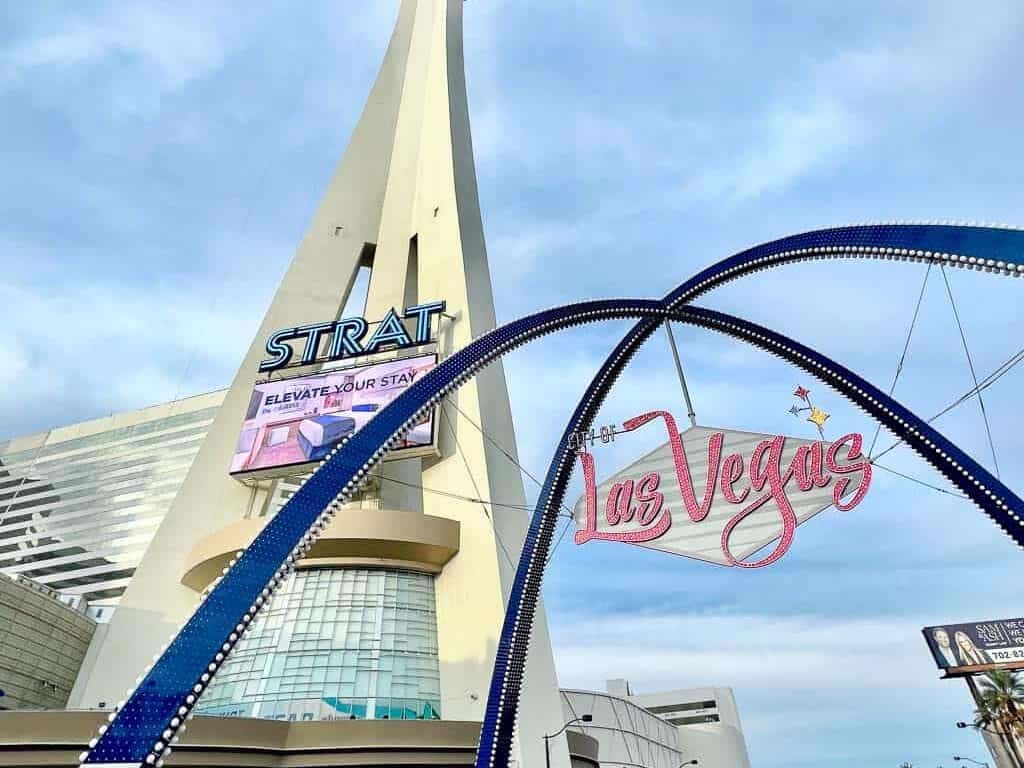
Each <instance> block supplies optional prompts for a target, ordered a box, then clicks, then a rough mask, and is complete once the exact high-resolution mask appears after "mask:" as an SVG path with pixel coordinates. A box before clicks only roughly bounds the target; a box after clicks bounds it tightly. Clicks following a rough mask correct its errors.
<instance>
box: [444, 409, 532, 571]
mask: <svg viewBox="0 0 1024 768" xmlns="http://www.w3.org/2000/svg"><path fill="white" fill-rule="evenodd" d="M445 400H447V398H445ZM440 410H441V415H442V416H444V421H445V423H446V424H447V425H448V431H449V432H450V433H451V436H452V440H454V441H455V448H456V450H457V451H458V452H459V456H461V457H462V463H463V464H464V465H465V466H466V474H467V475H469V482H471V483H472V484H473V490H474V491H475V492H476V495H477V496H480V486H479V485H477V482H476V476H475V475H474V474H473V468H472V467H471V466H470V465H469V459H467V458H466V454H465V453H463V451H462V444H461V443H460V442H459V436H458V435H457V434H456V433H455V425H454V424H452V419H451V416H449V415H448V413H447V412H446V411H445V409H444V406H443V404H442V407H441V409H440ZM477 501H478V502H479V504H480V507H481V508H482V509H483V511H484V514H485V515H486V516H487V519H488V520H490V521H491V530H493V531H494V538H495V539H497V541H498V546H499V547H501V551H502V552H503V553H504V554H505V559H506V560H508V564H509V565H510V566H511V567H512V568H515V567H516V563H515V560H514V559H513V558H512V555H511V554H510V553H509V551H508V547H506V546H505V542H504V541H503V540H502V538H501V534H500V533H499V532H498V525H497V523H495V521H494V516H493V515H492V514H491V511H490V510H489V509H488V508H487V504H485V503H484V501H483V499H482V498H479V499H477Z"/></svg>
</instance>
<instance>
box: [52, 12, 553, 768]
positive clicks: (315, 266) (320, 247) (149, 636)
mask: <svg viewBox="0 0 1024 768" xmlns="http://www.w3.org/2000/svg"><path fill="white" fill-rule="evenodd" d="M462 14H463V3H462V0H402V2H401V5H400V8H399V13H398V19H397V22H396V25H395V29H394V32H393V34H392V36H391V40H390V43H389V45H388V49H387V53H386V54H385V57H384V61H383V63H382V65H381V68H380V72H379V73H378V75H377V79H376V81H375V83H374V85H373V87H372V90H371V91H370V94H369V97H368V99H367V101H366V105H365V108H364V110H363V113H362V116H361V117H360V119H359V121H358V123H357V124H356V127H355V129H354V131H353V133H352V137H351V140H350V143H349V146H348V149H347V150H346V151H345V153H344V155H343V157H342V159H341V162H340V163H339V165H338V166H337V168H336V170H335V173H334V175H333V177H332V178H331V180H330V183H329V184H328V186H327V189H326V191H325V193H324V195H323V199H322V201H321V203H320V206H319V208H318V210H317V211H316V213H315V215H314V216H313V219H312V222H311V223H310V225H309V228H308V230H307V231H306V234H305V236H304V237H303V239H302V242H301V243H300V245H299V247H298V249H297V251H296V253H295V256H294V258H293V260H292V262H291V265H290V267H289V268H288V270H287V272H286V274H285V276H284V278H283V280H282V282H281V285H280V286H279V288H278V290H277V292H276V294H275V295H274V298H273V300H272V302H271V304H270V307H269V308H268V310H267V313H266V315H265V317H264V319H263V322H262V323H261V325H260V329H259V331H258V333H257V335H256V337H255V338H254V339H253V341H252V344H251V345H250V347H249V349H248V351H247V352H246V354H245V357H244V359H243V360H242V363H241V365H240V367H239V369H238V373H237V374H236V376H235V378H234V380H233V382H232V384H231V386H230V389H229V390H228V392H227V394H226V396H225V398H224V404H223V406H222V407H221V408H220V410H219V412H218V413H217V415H216V418H215V421H214V423H213V424H212V425H211V426H210V429H209V431H208V433H207V437H206V439H205V441H204V442H203V445H202V447H201V448H200V450H199V453H198V455H197V458H196V460H195V462H194V464H193V466H192V469H191V470H190V472H189V474H188V477H187V478H186V480H185V481H184V483H183V484H182V486H181V488H180V490H179V492H178V494H177V496H176V497H175V499H174V502H173V504H172V505H171V508H170V510H169V512H168V514H167V516H166V518H165V520H164V522H163V523H162V525H161V526H160V528H159V530H158V531H157V533H156V535H155V536H154V539H153V541H152V543H151V545H150V547H149V549H148V551H147V553H146V556H145V557H144V558H143V561H142V563H141V564H140V566H139V568H138V569H137V571H136V573H135V576H134V578H133V580H132V582H131V584H130V585H129V586H128V588H127V590H126V592H125V594H124V596H123V598H122V600H121V604H120V606H119V607H118V609H117V611H116V613H115V615H114V618H113V620H112V621H111V623H110V625H109V628H108V630H107V633H106V638H105V640H104V641H103V642H102V644H101V645H100V646H99V648H98V650H97V652H96V654H95V662H94V663H93V664H92V665H91V667H90V668H88V669H85V670H83V673H82V676H81V677H80V679H79V682H78V684H77V685H76V689H75V691H74V692H73V694H72V703H73V704H77V705H80V706H95V704H96V702H98V701H116V700H118V699H119V698H120V693H121V692H122V691H123V690H124V689H126V688H127V687H129V685H130V684H131V681H132V679H133V678H134V677H135V676H136V675H137V674H138V673H139V672H140V671H141V670H142V669H143V668H144V667H145V666H146V663H147V662H148V660H149V659H150V657H151V656H152V655H153V654H154V653H155V652H157V650H158V649H159V647H160V645H161V644H162V643H163V642H165V640H166V638H167V636H168V634H170V633H172V632H173V631H174V630H175V628H176V627H177V626H178V625H179V624H180V623H181V622H182V621H183V620H184V619H185V618H186V617H187V616H188V615H189V614H190V612H191V610H192V608H193V606H194V605H195V601H196V598H197V595H196V593H195V591H193V589H192V588H190V586H186V583H188V584H191V585H192V586H195V583H194V582H195V578H196V577H195V574H196V573H197V570H196V566H195V563H196V562H197V559H196V558H201V556H202V552H207V551H209V550H210V549H211V548H213V549H216V547H217V546H218V545H219V544H218V543H219V542H227V541H234V540H235V539H237V537H238V536H241V535H242V534H241V533H240V532H241V531H247V532H248V533H247V534H246V535H248V536H249V537H250V540H251V536H253V535H255V533H256V532H257V531H258V530H259V527H260V522H261V518H260V515H261V514H263V513H264V512H265V511H266V510H267V509H269V508H270V507H271V504H270V502H271V500H272V499H273V498H275V494H277V493H278V491H279V489H278V488H277V483H279V482H281V481H277V480H273V481H258V482H257V483H256V484H255V485H243V484H241V483H240V482H239V481H238V480H237V479H235V478H233V477H232V476H231V475H229V473H228V467H229V464H230V463H231V459H232V456H233V455H234V453H235V452H236V450H237V445H238V441H239V428H240V425H241V424H242V422H243V421H244V420H245V419H246V413H247V410H248V409H250V408H251V401H252V397H253V386H254V383H255V380H256V377H257V372H258V369H259V362H260V360H261V359H263V358H265V357H266V349H265V345H266V343H267V339H268V338H269V337H270V336H271V334H273V333H274V332H275V331H278V330H279V329H283V328H297V327H300V326H305V325H311V324H314V323H321V322H324V321H331V320H335V319H337V318H338V317H339V315H340V313H341V312H342V310H343V308H344V307H345V305H346V302H347V300H348V298H349V295H350V293H351V292H352V289H353V284H354V282H355V278H356V274H357V272H358V270H359V269H360V267H363V266H369V267H370V280H369V288H368V293H367V302H366V315H367V318H368V319H370V320H371V321H372V320H375V319H379V318H381V317H383V316H384V315H385V313H386V312H387V311H388V310H389V309H390V308H392V307H396V308H398V309H399V310H401V308H403V307H406V306H410V305H412V304H416V303H420V302H425V301H431V300H435V299H438V300H444V301H445V302H446V303H447V308H448V309H447V312H448V313H449V315H450V316H451V317H452V318H453V319H452V320H451V321H450V322H446V325H445V327H444V333H443V334H442V337H441V339H440V347H439V352H440V353H441V354H442V356H443V355H444V354H448V353H451V352H452V351H454V350H456V349H459V348H461V347H462V346H465V345H466V344H467V343H468V342H469V341H470V340H472V339H473V338H474V337H476V336H478V335H480V334H481V333H483V332H485V331H487V330H490V329H491V328H493V327H494V325H495V313H494V301H493V296H492V289H491V279H490V273H489V269H488V265H487V253H486V247H485V243H484V233H483V225H482V221H481V215H480V207H479V200H478V191H477V183H476V172H475V168H474V161H473V149H472V139H471V135H470V124H469V110H468V104H467V97H466V81H465V72H464V62H463V40H462V29H463V18H462ZM456 404H457V408H456V407H452V405H451V404H448V403H443V404H442V405H441V406H440V408H439V412H438V413H437V416H436V418H435V421H436V424H437V426H436V429H437V431H438V434H439V441H438V448H439V453H438V455H437V456H436V457H429V458H426V459H405V460H399V461H391V462H388V464H387V468H386V470H385V471H384V474H385V478H384V480H383V482H382V485H381V491H380V507H381V508H380V509H376V510H358V511H356V510H353V513H352V514H353V516H352V517H348V518H346V517H344V516H339V519H338V521H337V522H335V523H333V524H332V528H331V529H328V531H327V532H325V534H324V536H325V537H327V538H330V537H331V536H332V535H333V536H335V538H336V539H337V540H338V541H343V540H348V539H347V538H346V537H348V538H351V536H352V535H353V534H352V533H351V531H346V529H345V526H346V525H355V522H354V521H355V520H356V519H357V518H356V516H361V517H360V519H361V520H362V519H363V518H366V517H367V516H371V515H372V516H375V517H373V518H372V519H373V521H375V524H376V522H381V521H385V522H386V521H387V520H390V519H393V520H394V521H398V520H402V521H407V520H408V518H405V517H402V515H408V514H409V513H416V514H421V515H424V516H426V518H428V519H435V518H443V519H445V520H447V521H453V522H452V523H449V524H450V525H452V524H454V523H457V531H458V546H457V554H455V555H454V556H453V557H452V558H451V559H450V560H449V561H448V562H447V563H445V564H443V566H437V565H436V564H435V565H434V566H431V567H432V568H433V571H432V573H433V574H434V575H433V583H434V593H435V595H436V616H437V619H436V621H437V625H436V637H437V657H436V658H437V669H438V670H439V683H440V702H441V707H440V709H441V717H442V718H443V719H445V720H481V719H482V717H483V705H484V701H485V700H486V698H487V689H488V684H489V681H490V672H491V667H492V663H493V658H494V653H495V647H496V644H497V639H498V634H499V631H500V627H501V622H502V617H503V612H504V604H505V601H506V600H507V595H508V590H509V589H510V587H511V583H512V578H513V575H514V562H515V560H516V558H517V557H518V552H519V550H520V548H521V546H522V541H523V537H524V534H525V530H526V524H527V520H526V515H525V514H524V513H522V512H520V511H517V510H516V509H514V507H519V508H520V509H521V508H523V507H524V506H525V494H524V491H523V487H522V478H521V476H520V473H519V469H518V467H517V466H515V465H514V464H513V463H512V462H510V461H509V460H508V457H507V456H505V455H503V452H502V451H501V450H499V449H498V448H496V447H495V446H494V444H493V443H492V442H491V441H489V440H488V439H487V438H486V437H485V434H484V433H486V434H487V435H488V436H490V437H491V439H492V440H494V441H496V442H497V443H499V444H500V445H502V446H503V448H504V449H505V450H506V451H508V452H509V453H511V455H513V456H515V435H514V429H513V424H512V417H511V411H510V408H509V401H508V392H507V387H506V383H505V376H504V371H503V369H502V367H501V365H500V363H495V364H494V365H492V366H491V367H490V368H489V369H488V370H486V371H485V372H484V373H483V374H481V375H479V376H478V377H477V378H476V379H475V380H473V381H471V382H469V383H468V384H466V385H465V386H464V387H463V388H462V389H461V390H460V391H459V393H458V396H457V403H456ZM470 420H472V421H470ZM476 425H479V427H480V429H478V428H477V426H476ZM395 480H398V481H399V482H393V481H395ZM424 487H425V488H431V489H441V490H444V491H445V492H446V493H447V494H449V495H444V496H442V495H437V494H429V493H427V494H425V493H423V492H422V491H421V489H422V488H424ZM458 497H463V498H466V499H470V498H474V499H481V498H486V499H500V500H502V502H503V504H507V505H511V506H507V507H505V506H503V507H501V508H492V507H490V506H488V505H486V504H483V503H480V502H476V501H463V500H460V499H459V498H458ZM389 516H391V517H389ZM346 520H348V521H350V522H349V523H346ZM360 524H362V522H361V523H360ZM381 524H382V525H383V524H384V523H383V522H381ZM401 525H405V523H402V524H401ZM401 525H399V524H398V523H397V522H396V523H395V524H394V525H392V526H391V527H392V529H395V530H397V528H400V527H401ZM384 527H385V528H386V527H387V526H384ZM332 531H334V533H332ZM399 533H401V532H400V531H398V532H395V533H394V535H395V536H398V537H399V538H401V536H399ZM377 535H378V536H383V535H384V534H377ZM232 537H235V539H233V538H232ZM247 543H248V542H247V541H242V542H241V543H240V546H245V545H246V544H247ZM339 546H340V545H339ZM197 552H199V553H200V554H197ZM378 559H379V560H380V562H379V563H378V565H379V567H385V566H386V563H385V561H384V560H383V559H380V558H378ZM366 560H367V558H365V557H363V558H361V562H362V563H363V565H364V566H365V562H366ZM348 562H354V561H353V559H352V558H349V559H348V560H345V558H341V560H339V559H338V558H334V559H333V560H332V565H331V567H338V566H339V564H340V566H341V567H346V563H348ZM388 562H391V561H388ZM403 562H404V561H403ZM393 565H394V564H393V563H392V566H393ZM316 566H317V563H316V562H315V561H311V562H308V563H307V564H306V567H307V568H314V567H316ZM325 567H326V566H325ZM375 567H377V566H375ZM388 567H391V566H388ZM401 567H409V566H408V564H406V565H405V566H401ZM189 568H191V570H189V571H188V572H189V574H190V576H189V578H186V577H185V572H186V571H187V570H188V569H189ZM533 637H534V641H533V642H534V646H535V650H534V652H533V653H532V654H531V661H530V669H529V677H528V679H527V685H526V691H525V701H524V705H523V709H524V711H525V712H528V713H529V716H528V717H526V718H524V720H523V721H522V722H521V723H520V725H519V744H520V753H521V760H522V764H523V765H526V766H534V765H540V764H542V761H543V759H544V756H543V754H542V753H543V739H542V736H543V734H544V733H546V732H548V731H549V730H553V729H556V728H557V726H558V724H559V723H560V722H561V702H560V698H559V694H558V689H557V683H556V680H555V672H554V664H553V660H552V654H551V649H550V642H549V640H548V633H547V627H546V624H545V622H544V621H543V618H541V620H540V621H539V622H538V623H537V625H536V627H535V630H534V635H533ZM552 756H553V759H554V762H553V764H554V765H556V766H562V765H566V766H567V765H568V757H567V753H566V751H565V747H564V742H562V744H561V745H559V744H554V743H553V744H552Z"/></svg>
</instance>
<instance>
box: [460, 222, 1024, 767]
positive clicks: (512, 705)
mask: <svg viewBox="0 0 1024 768" xmlns="http://www.w3.org/2000/svg"><path fill="white" fill-rule="evenodd" d="M1022 253H1024V232H1021V230H1019V229H1015V228H1005V227H984V226H981V227H978V226H975V225H973V224H969V225H962V224H949V223H914V224H900V223H895V222H893V223H883V224H868V225H860V226H848V227H839V228H833V229H825V230H817V231H813V232H805V233H802V234H797V235H792V236H789V237H784V238H781V239H779V240H774V241H772V242H769V243H765V244H762V245H758V246H755V247H753V248H750V249H747V250H745V251H741V252H739V253H737V254H736V255H734V256H731V257H729V258H727V259H725V260H723V261H720V262H718V263H716V264H714V265H712V266H710V267H708V268H706V269H704V270H702V271H701V272H699V273H698V274H697V275H695V276H694V277H692V278H690V279H689V280H687V281H686V282H685V283H683V284H682V285H681V286H679V287H678V288H677V289H675V290H674V291H673V292H672V293H670V294H669V295H668V296H666V297H665V299H664V301H665V303H666V305H667V306H669V307H672V308H678V307H680V306H682V305H683V304H684V303H687V302H689V301H692V300H693V299H696V298H698V297H700V296H701V295H703V294H705V293H707V292H708V291H710V290H713V289H714V288H716V287H718V286H720V285H722V284H723V283H726V282H729V281H731V280H735V279H739V278H741V277H745V276H747V275H750V274H752V273H754V272H758V271H761V270H764V269H770V268H774V267H776V266H781V265H784V264H788V263H792V262H797V261H811V260H817V259H834V258H869V259H872V258H873V259H884V260H889V261H892V260H897V261H919V262H926V263H931V264H939V265H943V266H951V267H958V268H966V269H974V270H981V271H985V272H994V273H998V274H1002V275H1007V276H1013V277H1022V276H1024V263H1022V258H1021V254H1022ZM659 324H660V323H659V321H658V320H657V319H654V318H651V319H644V320H641V321H640V322H639V323H637V324H636V325H635V326H634V327H633V328H632V329H631V330H630V331H629V333H627V334H626V336H625V337H624V338H623V339H622V341H620V342H619V344H618V345H617V346H616V348H615V350H614V351H613V352H612V353H611V354H610V355H609V356H608V358H607V359H606V360H605V362H604V363H603V364H602V366H601V368H600V370H599V371H598V372H597V374H595V376H594V378H593V380H592V381H591V382H590V385H589V386H588V387H587V390H586V392H585V393H584V395H583V397H582V398H580V402H579V404H578V405H577V407H576V410H575V412H574V413H573V415H572V417H571V418H570V419H569V423H568V424H567V425H566V428H565V431H564V432H563V434H562V439H561V441H560V442H559V444H558V447H557V448H556V452H555V456H554V458H553V459H552V461H551V463H550V465H549V469H548V474H547V477H546V478H545V482H544V485H543V486H542V489H541V494H540V496H539V497H538V500H537V505H536V508H535V512H534V516H533V525H531V529H530V534H529V535H528V536H527V541H526V545H525V546H524V549H523V552H522V555H521V558H520V569H519V571H517V576H516V585H519V582H520V575H521V572H523V571H524V569H526V564H528V563H530V562H533V563H539V564H541V566H540V567H541V576H543V571H542V569H543V567H544V564H546V562H547V553H548V547H550V542H551V537H552V536H553V535H554V530H555V527H556V525H557V521H558V510H559V508H560V507H561V505H562V502H563V500H564V495H565V488H566V486H567V484H568V481H569V478H570V477H571V474H572V470H573V466H574V462H573V456H572V451H571V450H570V448H569V446H570V441H569V437H570V436H571V435H572V434H574V433H578V432H580V431H585V430H587V429H589V427H590V426H591V423H592V421H593V419H594V417H595V415H596V414H597V411H598V409H599V408H600V407H601V404H602V403H603V402H604V399H605V396H606V395H607V393H608V392H609V391H610V389H611V387H612V385H613V384H614V382H615V381H616V380H617V379H618V377H619V376H620V375H621V373H622V371H623V370H624V369H625V367H626V365H627V364H628V363H629V361H630V360H631V359H632V358H633V356H634V355H635V354H636V352H637V351H638V350H639V349H640V347H641V346H642V345H643V344H644V342H645V341H646V340H647V339H648V338H649V337H650V336H651V334H652V333H654V331H655V330H656V329H657V327H658V325H659ZM812 373H813V371H812ZM843 394H847V393H845V392H843ZM1001 527H1002V526H1001ZM535 528H536V533H535V530H534V529H535ZM1004 530H1005V528H1004ZM1016 540H1017V542H1018V544H1020V539H1019V538H1018V539H1016ZM527 570H528V569H527ZM528 575H529V574H528V573H525V572H524V573H522V582H523V583H522V585H521V589H520V590H519V591H517V590H516V588H515V586H514V587H513V593H512V594H513V595H514V596H516V595H518V596H519V597H518V599H519V600H520V601H521V602H520V604H519V605H513V603H512V602H511V600H510V603H509V606H508V610H507V612H506V618H505V626H504V627H503V640H507V642H504V643H502V644H501V645H499V649H498V654H497V657H496V659H495V667H494V672H493V675H492V679H491V688H490V693H489V699H488V708H487V717H486V718H485V721H484V726H483V732H482V734H481V739H480V749H479V750H478V752H477V761H476V765H477V768H487V767H488V766H496V765H500V766H504V765H506V764H507V763H508V756H509V752H510V750H511V746H512V732H513V730H514V727H515V720H516V716H517V714H518V706H519V691H520V688H521V685H522V674H523V670H524V669H525V656H526V652H527V650H528V640H529V631H530V630H531V629H532V614H533V611H534V609H535V600H536V598H535V597H531V598H529V599H528V600H527V598H525V597H523V595H524V594H526V593H529V592H531V591H532V589H531V588H529V587H528V585H527V579H528ZM537 589H538V591H539V582H538V587H537ZM511 616H518V617H520V619H524V620H521V621H519V626H523V627H525V628H526V635H525V638H524V637H523V636H516V633H515V632H514V627H515V622H514V621H510V618H509V617H511ZM513 658H515V659H517V661H516V663H515V664H512V663H511V660H512V659H513ZM502 692H504V697H503V699H502V698H500V697H501V694H502ZM496 701H503V704H502V706H500V707H498V706H494V703H495V702H496ZM492 713H493V714H492Z"/></svg>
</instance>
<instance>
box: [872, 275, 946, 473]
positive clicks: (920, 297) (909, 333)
mask: <svg viewBox="0 0 1024 768" xmlns="http://www.w3.org/2000/svg"><path fill="white" fill-rule="evenodd" d="M931 273H932V262H928V269H926V270H925V273H924V281H923V282H922V283H921V292H920V293H919V294H918V295H917V306H916V307H914V317H913V318H912V319H911V321H910V330H908V331H907V340H906V341H905V342H903V353H902V354H901V355H900V360H899V362H898V363H897V364H896V374H895V375H894V376H893V377H892V384H891V385H890V386H889V397H892V394H893V392H895V391H896V382H897V381H899V380H900V374H901V373H903V364H904V363H905V362H906V361H907V351H908V350H909V349H910V339H911V338H912V337H913V335H914V328H915V327H916V326H917V316H918V315H919V314H920V313H921V302H923V301H924V291H925V289H926V288H927V287H928V277H929V276H930V275H931ZM881 432H882V425H881V424H876V425H875V436H874V437H872V438H871V447H870V448H868V456H870V455H871V454H872V453H874V452H875V444H876V443H877V442H878V435H879V434H881Z"/></svg>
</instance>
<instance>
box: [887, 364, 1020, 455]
mask: <svg viewBox="0 0 1024 768" xmlns="http://www.w3.org/2000/svg"><path fill="white" fill-rule="evenodd" d="M1022 361H1024V349H1021V350H1019V351H1018V352H1016V353H1014V354H1013V355H1010V357H1009V358H1008V359H1007V360H1005V361H1003V363H1002V364H1001V365H1000V366H999V367H997V368H996V369H995V370H994V371H992V373H990V374H989V375H988V376H986V377H985V378H984V379H982V381H981V383H980V384H979V385H978V386H976V387H973V388H972V389H969V390H968V391H967V392H965V393H964V394H962V395H961V396H960V397H958V398H957V399H956V400H954V401H953V402H952V403H950V404H949V405H947V406H946V407H945V408H943V409H942V410H941V411H939V412H938V413H936V414H935V415H934V416H932V417H931V418H930V419H927V422H928V423H929V424H931V423H932V422H933V421H935V420H936V419H938V418H939V417H940V416H945V415H946V414H947V413H949V412H950V411H952V410H953V409H954V408H956V407H957V406H958V405H962V404H963V403H965V402H967V401H968V400H970V399H971V398H972V397H974V395H976V394H978V393H980V392H981V391H982V390H985V389H988V388H989V387H991V386H992V385H993V384H995V383H996V382H997V381H999V379H1001V378H1002V377H1003V376H1005V375H1006V374H1007V373H1009V372H1010V371H1011V370H1012V369H1013V368H1014V367H1015V366H1016V365H1018V364H1019V363H1020V362H1022ZM901 445H903V441H902V440H897V441H896V442H895V443H893V444H892V445H890V446H889V447H888V448H886V449H885V450H884V451H882V452H881V453H879V454H878V455H877V456H875V457H874V459H872V460H873V461H874V460H877V459H880V458H882V457H883V456H885V455H886V454H887V453H889V452H890V451H894V450H896V449H897V448H899V447H900V446H901Z"/></svg>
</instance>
